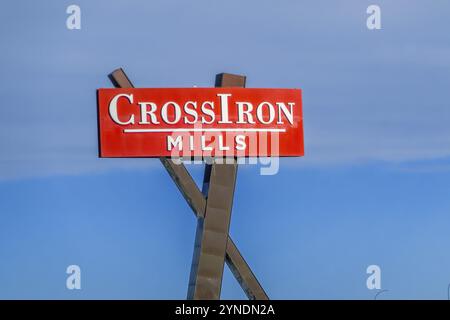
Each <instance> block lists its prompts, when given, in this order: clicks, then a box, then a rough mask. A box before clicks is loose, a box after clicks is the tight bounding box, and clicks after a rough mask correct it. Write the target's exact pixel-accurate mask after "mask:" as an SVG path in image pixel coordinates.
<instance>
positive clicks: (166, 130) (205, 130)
mask: <svg viewBox="0 0 450 320" xmlns="http://www.w3.org/2000/svg"><path fill="white" fill-rule="evenodd" d="M242 131H246V132H286V129H260V128H223V129H220V128H214V129H200V128H194V129H190V128H174V129H124V130H123V132H125V133H143V132H242Z"/></svg>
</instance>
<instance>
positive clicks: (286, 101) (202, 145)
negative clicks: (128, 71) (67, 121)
mask: <svg viewBox="0 0 450 320" xmlns="http://www.w3.org/2000/svg"><path fill="white" fill-rule="evenodd" d="M98 120H99V135H100V156H101V157H169V156H176V157H179V156H183V157H185V156H186V157H192V156H195V157H199V156H203V157H205V156H214V157H219V156H234V157H256V156H302V155H303V118H302V100H301V90H300V89H250V88H151V89H148V88H131V89H99V90H98Z"/></svg>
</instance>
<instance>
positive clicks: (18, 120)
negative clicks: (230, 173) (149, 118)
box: [0, 0, 450, 299]
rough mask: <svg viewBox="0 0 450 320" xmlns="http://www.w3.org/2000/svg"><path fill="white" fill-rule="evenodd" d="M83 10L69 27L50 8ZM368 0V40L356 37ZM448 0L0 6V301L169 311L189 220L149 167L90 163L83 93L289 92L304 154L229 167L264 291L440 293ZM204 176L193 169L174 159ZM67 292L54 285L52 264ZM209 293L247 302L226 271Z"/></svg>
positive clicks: (449, 181) (317, 295) (186, 254)
mask: <svg viewBox="0 0 450 320" xmlns="http://www.w3.org/2000/svg"><path fill="white" fill-rule="evenodd" d="M70 4H77V5H79V6H80V7H81V14H82V17H81V19H82V22H81V27H82V28H81V30H72V31H71V30H68V29H67V28H66V18H67V16H68V15H67V14H66V8H67V6H69V5H70ZM370 4H378V5H379V6H380V7H381V12H382V29H381V30H376V31H370V30H368V29H367V28H366V18H367V14H366V8H367V6H368V5H370ZM449 9H450V4H449V3H448V2H447V1H433V2H426V1H418V0H415V1H406V0H404V1H401V0H396V1H361V0H342V1H323V0H315V1H276V2H275V1H264V0H263V1H245V2H243V1H234V0H231V1H220V2H219V1H151V2H149V1H114V2H111V1H100V0H98V1H74V2H69V1H39V2H37V1H14V2H11V3H7V4H3V5H2V10H1V12H0V35H1V37H0V40H1V42H2V50H1V51H0V58H1V61H2V72H1V73H0V84H1V86H0V96H1V101H2V102H1V108H0V150H1V151H0V217H1V223H0V298H13V299H15V298H64V299H66V298H67V299H78V298H87V299H90V298H125V299H127V298H139V299H147V298H148V299H152V298H173V299H184V298H185V296H186V291H187V283H188V277H189V269H190V264H191V258H192V250H193V241H194V235H195V219H194V217H193V215H192V213H191V211H190V209H189V207H188V206H187V205H186V203H185V202H184V200H183V199H182V197H181V196H180V195H179V194H178V191H177V189H176V187H175V186H174V185H173V183H172V181H171V180H170V179H169V177H168V175H167V173H166V172H165V170H164V169H163V167H162V166H161V165H160V163H159V161H158V160H155V159H134V160H130V159H128V160H127V159H98V158H97V123H96V98H95V97H96V96H95V94H96V89H97V88H100V87H111V84H110V82H109V80H108V78H107V74H108V73H110V72H111V71H112V70H114V69H115V68H117V67H123V68H124V69H125V70H126V72H127V73H128V75H129V76H130V78H131V79H132V81H133V82H134V84H135V85H136V86H138V87H145V86H147V87H191V86H193V85H197V86H205V87H207V86H212V85H213V80H214V76H215V74H216V73H219V72H230V73H238V74H245V75H246V76H247V80H248V82H247V85H248V87H300V88H302V89H303V101H304V106H303V111H304V126H305V157H303V158H296V159H282V161H281V168H280V172H279V173H278V174H277V175H274V176H261V175H260V174H259V167H258V166H242V167H240V169H239V173H238V182H237V194H236V199H235V202H234V208H233V219H232V223H231V234H232V236H233V238H234V239H235V242H236V243H237V245H238V247H239V248H240V250H241V251H242V253H243V254H244V256H245V258H246V259H247V261H248V262H249V264H250V265H251V267H252V269H253V271H254V272H255V273H256V275H257V276H258V278H259V279H260V281H261V283H262V284H263V286H264V288H265V289H266V291H267V292H268V294H269V296H270V297H271V298H275V299H277V298H278V299H282V298H285V299H336V298H337V299H349V298H353V299H372V298H373V297H374V295H375V293H376V292H374V291H370V290H368V289H367V288H366V278H367V274H366V268H367V266H368V265H371V264H377V265H379V266H380V267H381V270H382V288H383V289H387V290H389V291H388V292H386V293H383V295H382V296H380V298H384V299H418V298H423V299H431V298H433V299H445V298H446V297H447V285H448V283H450V253H449V252H448V250H447V248H448V247H449V246H450V236H449V233H448V230H449V228H450V215H449V213H450V200H449V197H448V194H449V191H450V190H449V189H450V162H449V160H450V125H449V121H450V109H449V102H448V101H449V100H450V94H449V89H448V88H450V76H449V71H450V42H449V36H448V30H449V27H450V21H449V20H448V12H449ZM189 169H190V170H191V172H192V175H193V176H194V177H195V179H197V180H198V181H199V180H201V176H202V169H203V168H202V166H201V165H194V166H189ZM70 264H77V265H79V266H80V267H81V270H82V289H81V290H79V291H77V290H73V291H69V290H67V289H66V287H65V281H66V277H67V275H66V273H65V270H66V267H67V266H68V265H70ZM225 270H226V271H225V278H224V283H223V292H222V297H223V298H236V299H240V298H245V297H244V295H243V293H242V291H241V289H240V287H239V286H238V285H237V283H236V282H235V280H234V279H233V277H232V275H231V274H230V272H229V271H228V270H227V269H225Z"/></svg>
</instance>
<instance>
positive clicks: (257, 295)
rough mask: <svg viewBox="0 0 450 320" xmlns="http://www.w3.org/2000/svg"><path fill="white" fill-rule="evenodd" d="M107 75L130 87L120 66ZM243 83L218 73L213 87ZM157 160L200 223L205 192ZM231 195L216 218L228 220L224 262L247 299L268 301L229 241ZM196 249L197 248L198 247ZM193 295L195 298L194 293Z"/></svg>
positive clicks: (181, 169)
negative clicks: (223, 212) (225, 214)
mask: <svg viewBox="0 0 450 320" xmlns="http://www.w3.org/2000/svg"><path fill="white" fill-rule="evenodd" d="M109 78H110V79H111V81H112V83H113V84H114V86H115V87H119V88H132V87H133V84H132V83H131V81H130V80H129V78H128V77H127V76H126V74H125V72H124V71H123V70H122V69H121V68H120V69H117V70H115V71H114V72H112V73H111V74H110V75H109ZM237 81H240V82H237ZM244 85H245V77H241V76H236V75H230V74H219V75H217V77H216V86H244ZM160 161H161V163H162V164H163V165H164V167H165V168H166V170H167V172H168V173H169V175H170V177H171V178H172V180H173V181H174V182H175V184H176V185H177V187H178V189H179V190H180V192H181V194H182V195H183V197H184V198H185V200H186V202H187V203H188V204H189V206H190V207H191V209H192V211H193V212H194V213H195V215H196V217H197V218H199V219H201V220H202V223H204V220H203V217H205V212H207V199H206V198H205V197H206V196H205V194H202V192H200V190H199V189H198V187H197V185H196V184H195V181H194V180H193V179H192V177H191V175H190V174H189V172H188V171H187V169H186V167H185V166H184V165H183V164H175V163H174V162H173V161H172V160H171V159H169V158H166V157H161V158H160ZM218 166H220V165H218ZM222 166H225V165H222ZM231 166H233V167H234V168H235V169H231V168H230V169H228V170H231V171H233V170H234V174H233V176H234V177H235V176H236V170H237V164H236V163H235V164H234V165H233V164H232V165H231ZM212 169H213V168H212V167H210V166H208V165H206V168H205V178H204V182H205V181H208V182H209V184H208V185H209V186H210V183H211V180H210V179H211V173H212V172H213V170H212ZM225 171H227V170H225ZM214 172H216V170H214ZM228 173H229V172H227V173H226V174H228ZM217 175H218V177H219V176H223V172H221V170H220V169H219V171H218V172H217ZM215 180H216V179H215V178H214V179H213V182H214V181H215ZM234 180H235V178H234ZM214 188H215V187H214ZM220 188H221V186H220V184H217V189H220ZM208 189H210V187H209V188H207V187H206V186H205V183H204V189H203V191H205V192H206V193H209V192H208V191H209V190H208ZM228 190H231V189H230V188H228ZM214 193H215V192H214ZM233 193H234V183H233V187H232V194H233ZM232 194H231V203H229V212H228V218H227V217H225V218H224V219H220V220H224V221H225V222H226V220H227V219H228V223H227V224H228V226H225V228H226V229H227V231H226V233H225V232H221V234H225V236H226V240H225V243H226V248H225V250H226V255H225V261H226V263H227V265H228V266H229V268H230V270H231V272H232V273H233V275H234V276H235V278H236V280H237V281H238V282H239V284H240V285H241V287H242V289H243V290H244V292H245V293H246V295H247V297H248V298H249V299H251V300H268V296H267V294H266V293H265V291H264V289H263V288H262V286H261V285H260V283H259V282H258V279H257V278H256V277H255V275H254V274H253V272H252V270H251V269H250V267H249V265H248V264H247V262H246V261H245V259H244V258H243V256H242V255H241V253H240V252H239V250H238V248H237V247H236V245H235V244H234V242H233V240H232V239H231V238H230V236H229V235H228V228H229V216H230V214H231V205H232ZM228 198H230V195H229V196H228ZM211 200H213V199H211ZM214 203H215V201H211V202H210V210H209V211H211V210H213V206H212V205H213V204H214ZM225 210H226V209H225ZM213 211H214V210H213ZM211 216H213V215H211ZM213 220H214V219H212V220H211V221H212V222H213ZM199 221H200V220H199ZM199 227H201V228H202V229H203V228H204V224H203V225H200V224H199ZM222 227H223V226H222ZM213 229H214V228H213ZM222 229H223V228H222ZM197 234H198V235H202V237H203V234H204V233H201V234H199V233H197ZM221 240H222V243H223V242H224V241H223V239H221ZM199 243H201V241H200V240H199ZM222 246H223V245H222ZM203 248H204V249H206V247H203ZM199 249H200V247H199ZM197 252H201V251H200V250H199V251H197ZM199 258H200V256H199V257H197V258H196V257H195V256H194V261H200V260H198V259H199ZM203 260H204V259H203ZM191 271H192V270H191ZM196 271H198V268H197V269H196ZM222 274H223V262H222V271H220V285H221V280H222ZM197 275H198V273H197ZM191 279H192V277H191ZM205 279H206V278H205ZM216 279H217V276H216ZM220 285H219V287H218V292H219V294H216V296H217V297H212V299H214V298H216V299H218V298H219V295H220ZM214 288H215V289H214V290H215V291H217V285H215V286H214ZM195 291H197V292H198V295H197V298H199V299H203V297H200V295H202V294H201V293H200V292H203V291H202V290H198V288H197V290H193V291H192V292H195ZM194 297H195V295H194ZM204 298H205V299H206V298H209V297H204ZM210 299H211V298H210Z"/></svg>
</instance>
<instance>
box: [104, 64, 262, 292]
mask: <svg viewBox="0 0 450 320" xmlns="http://www.w3.org/2000/svg"><path fill="white" fill-rule="evenodd" d="M109 78H110V79H111V81H112V83H113V84H114V86H115V87H118V88H132V87H133V84H132V83H131V81H130V80H129V78H128V77H127V75H126V74H125V72H124V71H123V70H122V69H121V68H120V69H117V70H115V71H113V72H112V73H111V74H110V75H109ZM216 87H245V77H244V76H238V75H233V74H227V73H221V74H218V75H217V76H216ZM160 161H161V163H162V164H163V165H164V167H165V168H166V170H167V172H168V173H169V175H170V177H171V178H172V180H173V181H174V182H175V184H176V185H177V187H178V189H179V190H180V192H181V194H182V195H183V197H184V199H185V200H186V202H187V203H188V204H189V206H190V207H191V209H192V211H193V212H194V214H195V215H196V217H197V233H196V240H195V248H194V256H193V261H192V267H191V275H190V279H189V288H188V299H219V298H220V291H221V286H222V277H223V266H224V261H225V262H226V263H227V265H228V267H229V268H230V270H231V272H232V273H233V275H234V277H235V278H236V280H237V281H238V282H239V284H240V286H241V287H242V289H243V290H244V292H245V294H246V295H247V297H248V298H249V299H250V300H268V299H269V298H268V296H267V294H266V292H265V291H264V289H263V288H262V287H261V285H260V283H259V282H258V279H256V277H255V275H254V274H253V272H252V270H251V269H250V267H249V265H248V264H247V262H246V261H245V260H244V258H243V257H242V255H241V253H240V252H239V250H238V248H237V247H236V245H235V244H234V242H233V240H232V239H231V237H230V236H229V234H228V231H229V225H230V218H231V208H232V204H233V196H234V189H235V183H236V174H237V162H236V159H233V160H232V161H231V163H227V164H216V163H213V164H211V165H209V164H207V165H206V166H205V173H204V178H203V187H202V191H200V190H199V189H198V187H197V185H196V183H195V181H194V180H193V179H192V177H191V175H190V174H189V172H188V171H187V169H186V167H185V166H184V165H183V164H182V163H181V164H176V163H174V162H173V161H172V159H170V158H168V157H161V158H160Z"/></svg>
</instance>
